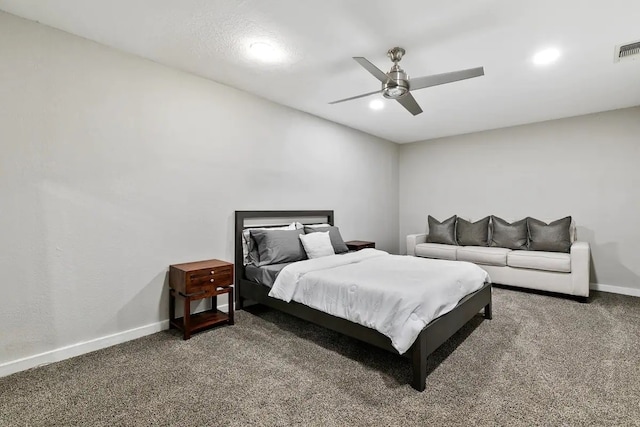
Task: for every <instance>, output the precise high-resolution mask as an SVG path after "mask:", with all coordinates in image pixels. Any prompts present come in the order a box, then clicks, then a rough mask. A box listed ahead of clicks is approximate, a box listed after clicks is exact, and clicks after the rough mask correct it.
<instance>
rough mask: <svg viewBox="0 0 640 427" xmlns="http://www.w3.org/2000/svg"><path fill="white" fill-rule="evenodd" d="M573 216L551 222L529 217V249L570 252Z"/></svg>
mask: <svg viewBox="0 0 640 427" xmlns="http://www.w3.org/2000/svg"><path fill="white" fill-rule="evenodd" d="M570 227H571V217H570V216H568V217H565V218H562V219H559V220H556V221H553V222H551V223H549V224H547V223H545V222H543V221H540V220H537V219H535V218H531V217H529V218H527V229H528V233H529V249H530V250H532V251H547V252H569V250H570V248H571V233H570Z"/></svg>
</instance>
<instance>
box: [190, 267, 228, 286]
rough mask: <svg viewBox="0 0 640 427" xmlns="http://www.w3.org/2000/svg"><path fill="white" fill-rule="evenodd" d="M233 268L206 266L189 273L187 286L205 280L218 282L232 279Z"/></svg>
mask: <svg viewBox="0 0 640 427" xmlns="http://www.w3.org/2000/svg"><path fill="white" fill-rule="evenodd" d="M232 276H233V269H232V268H231V267H218V268H204V269H202V270H195V271H190V272H189V273H187V286H188V285H189V284H191V285H196V284H201V283H205V282H209V283H217V282H222V281H227V280H231V277H232Z"/></svg>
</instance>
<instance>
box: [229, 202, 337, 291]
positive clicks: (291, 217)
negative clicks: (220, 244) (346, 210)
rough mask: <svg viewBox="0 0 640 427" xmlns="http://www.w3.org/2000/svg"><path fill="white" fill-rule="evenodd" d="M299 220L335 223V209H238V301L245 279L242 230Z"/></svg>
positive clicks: (236, 229) (313, 222) (236, 257)
mask: <svg viewBox="0 0 640 427" xmlns="http://www.w3.org/2000/svg"><path fill="white" fill-rule="evenodd" d="M294 221H297V222H300V223H302V224H318V223H328V224H331V225H334V223H333V211H236V226H235V233H234V245H235V249H234V251H235V256H234V258H235V259H234V261H235V272H236V277H235V282H234V283H235V287H236V301H237V298H238V297H239V295H240V287H241V286H242V280H243V279H244V277H245V275H244V263H243V257H242V230H244V229H245V228H251V227H278V226H283V225H289V224H291V223H292V222H294Z"/></svg>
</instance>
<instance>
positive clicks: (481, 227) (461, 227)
mask: <svg viewBox="0 0 640 427" xmlns="http://www.w3.org/2000/svg"><path fill="white" fill-rule="evenodd" d="M456 236H457V237H458V244H459V245H460V246H488V245H489V217H486V218H483V219H481V220H479V221H476V222H469V221H467V220H464V219H462V218H458V222H457V223H456Z"/></svg>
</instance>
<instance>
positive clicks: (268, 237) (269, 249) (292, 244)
mask: <svg viewBox="0 0 640 427" xmlns="http://www.w3.org/2000/svg"><path fill="white" fill-rule="evenodd" d="M301 234H304V230H301V229H300V230H251V237H252V238H253V239H254V240H255V242H256V246H257V248H258V255H259V259H260V260H259V261H258V263H257V264H256V265H258V266H262V265H269V264H279V263H282V262H294V261H300V260H303V259H306V258H307V253H306V252H305V251H304V247H303V246H302V243H301V242H300V238H299V237H298V236H299V235H301Z"/></svg>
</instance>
